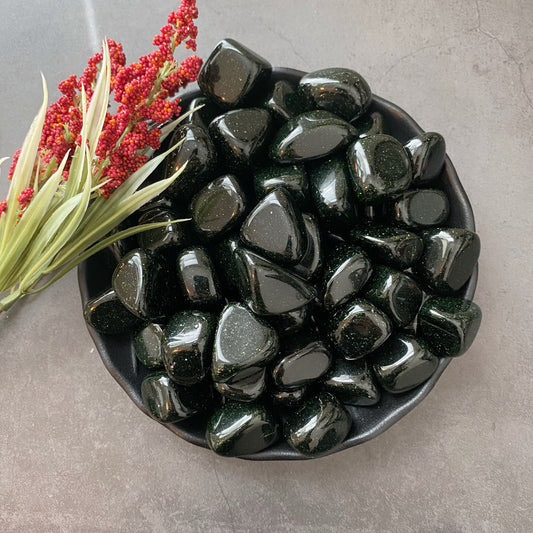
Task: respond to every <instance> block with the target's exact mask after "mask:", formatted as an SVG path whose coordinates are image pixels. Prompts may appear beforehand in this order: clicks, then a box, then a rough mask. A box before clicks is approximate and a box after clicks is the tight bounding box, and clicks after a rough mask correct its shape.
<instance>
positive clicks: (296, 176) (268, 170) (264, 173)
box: [254, 165, 309, 207]
mask: <svg viewBox="0 0 533 533" xmlns="http://www.w3.org/2000/svg"><path fill="white" fill-rule="evenodd" d="M277 187H284V188H285V189H286V190H287V191H289V192H290V193H291V196H292V198H293V200H294V201H295V202H296V203H297V204H298V205H299V206H300V207H302V206H305V204H306V203H307V200H308V196H309V193H308V189H309V185H308V180H307V174H306V172H305V168H304V166H303V165H269V166H266V167H263V168H260V169H258V170H256V171H255V173H254V192H255V196H256V198H257V199H258V200H260V199H261V198H264V197H265V196H266V195H267V194H269V193H270V192H272V191H273V190H274V189H276V188H277Z"/></svg>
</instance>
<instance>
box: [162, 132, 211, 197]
mask: <svg viewBox="0 0 533 533" xmlns="http://www.w3.org/2000/svg"><path fill="white" fill-rule="evenodd" d="M179 142H182V144H181V145H180V146H178V147H177V148H176V149H175V150H174V151H173V152H172V153H171V154H170V155H169V156H168V157H167V165H166V170H165V174H166V177H167V178H168V177H170V176H172V175H173V174H174V173H175V172H176V171H177V170H179V169H180V168H181V167H183V166H184V165H185V164H187V166H186V167H185V168H184V170H183V171H182V172H181V174H180V175H179V176H178V177H177V178H176V179H175V180H174V181H173V182H172V183H171V184H170V185H169V186H168V188H167V189H166V194H168V195H169V196H171V197H172V198H173V199H176V200H178V201H183V202H187V201H189V200H190V199H191V198H192V197H193V196H194V194H195V193H196V192H198V191H199V190H200V189H201V188H202V187H204V186H205V185H207V183H209V181H211V179H212V173H213V172H214V171H215V168H216V164H217V153H216V150H215V147H214V145H213V142H212V141H211V138H210V137H209V135H208V134H207V131H206V130H205V129H204V128H201V127H200V126H195V125H192V124H184V125H183V126H179V127H178V128H177V129H176V131H175V132H174V134H173V135H172V139H171V141H170V146H175V145H176V144H178V143H179Z"/></svg>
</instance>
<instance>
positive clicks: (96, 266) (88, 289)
mask: <svg viewBox="0 0 533 533" xmlns="http://www.w3.org/2000/svg"><path fill="white" fill-rule="evenodd" d="M303 75H304V73H303V72H300V71H297V70H292V69H285V68H276V69H274V70H273V73H272V79H271V81H272V82H275V81H277V80H280V79H286V80H289V81H292V82H296V83H297V82H298V81H299V79H300V78H301V77H302V76H303ZM199 95H200V93H199V91H189V92H187V93H186V94H184V95H183V96H182V101H183V103H184V106H185V105H186V104H187V103H188V102H189V101H190V100H191V99H192V98H195V97H197V96H199ZM370 111H379V112H380V113H382V114H383V116H384V119H385V124H386V127H387V130H388V133H390V134H391V135H393V136H394V137H396V138H397V139H398V140H400V141H401V142H402V143H405V142H407V140H409V139H410V138H411V137H414V136H416V135H419V134H421V133H423V130H422V129H421V128H420V126H419V125H418V124H417V123H416V122H415V121H414V120H413V119H412V118H411V117H410V116H409V115H408V114H407V113H405V111H403V110H402V109H400V108H399V107H397V106H396V105H394V104H392V103H390V102H388V101H387V100H384V99H383V98H380V97H378V96H374V97H373V100H372V104H371V108H370ZM436 186H437V187H439V188H441V189H442V190H443V191H445V192H446V193H447V195H448V198H449V199H450V207H451V211H450V217H449V220H448V223H447V226H449V227H461V228H467V229H469V230H471V231H474V230H475V226H474V216H473V213H472V208H471V206H470V202H469V201H468V197H467V195H466V193H465V191H464V189H463V187H462V185H461V183H460V181H459V178H458V176H457V173H456V171H455V169H454V167H453V165H452V162H451V161H450V159H449V158H448V157H446V161H445V167H444V170H443V172H442V175H441V178H439V180H438V183H437V184H436ZM113 270H114V263H113V261H112V260H111V259H110V257H109V255H107V254H106V253H105V252H102V253H100V254H97V255H95V256H93V257H91V258H90V259H88V260H87V261H85V262H84V263H82V264H81V265H80V266H79V268H78V280H79V286H80V292H81V298H82V304H83V305H85V303H86V302H87V301H88V300H90V299H91V298H93V297H95V296H97V295H98V294H100V293H101V292H102V291H103V290H105V289H107V288H108V287H109V285H110V280H111V274H112V273H113ZM476 282H477V267H476V269H475V271H474V273H473V275H472V276H471V278H470V280H469V281H468V283H467V284H466V285H465V287H464V288H463V290H462V293H463V294H462V295H463V296H465V297H466V298H468V299H472V298H473V296H474V291H475V288H476ZM88 329H89V333H90V334H91V337H92V338H93V340H94V342H95V345H96V347H97V349H98V352H99V353H100V357H101V358H102V361H103V363H104V365H105V366H106V368H107V369H108V371H109V372H110V373H111V375H112V376H113V377H114V378H115V380H116V381H117V382H118V383H119V384H120V385H121V386H122V388H123V389H124V390H125V391H126V393H127V394H128V396H129V397H130V398H131V399H132V400H133V402H134V403H135V404H136V405H137V406H138V407H139V408H140V409H141V410H142V411H143V412H145V413H147V410H146V409H145V408H144V406H143V404H142V400H141V394H140V388H141V383H142V380H143V379H144V377H145V376H146V375H147V374H148V370H147V369H146V368H145V367H144V366H143V365H141V364H140V363H139V362H138V361H137V358H136V357H135V354H134V352H133V348H132V342H131V336H130V335H118V336H111V335H103V334H101V333H98V332H97V331H96V330H94V329H93V328H92V327H90V326H89V325H88ZM449 362H450V360H449V359H442V358H441V359H440V362H439V366H438V368H437V371H436V372H435V373H434V374H433V376H432V377H431V378H430V379H429V380H428V381H426V382H425V383H424V384H423V385H421V386H419V387H417V388H415V389H413V390H411V391H409V392H407V393H404V394H399V395H392V394H389V393H387V392H385V391H383V392H382V398H381V401H380V402H379V403H378V404H377V405H375V406H372V407H352V406H347V409H348V410H349V411H350V413H351V415H352V418H353V421H354V423H353V426H352V429H351V432H350V434H349V435H348V437H347V439H346V440H345V441H344V442H343V443H342V444H341V445H340V446H338V447H337V448H335V449H334V450H332V452H336V451H339V450H343V449H346V448H349V447H351V446H355V445H357V444H360V443H362V442H365V441H367V440H370V439H372V438H374V437H376V436H377V435H379V434H380V433H382V432H383V431H385V430H386V429H387V428H388V427H390V426H391V425H392V424H394V423H395V422H397V421H398V420H399V419H400V418H402V417H403V416H404V415H405V414H406V413H408V412H409V411H410V410H411V409H413V408H414V407H415V406H416V405H417V404H418V403H419V402H421V401H422V400H423V399H424V397H425V396H426V395H427V394H428V393H429V392H430V390H431V389H432V388H433V386H434V385H435V383H436V382H437V380H438V379H439V377H440V375H441V374H442V373H443V372H444V369H445V368H446V367H447V366H448V364H449ZM147 414H148V413H147ZM165 425H166V426H167V427H168V429H170V430H171V431H172V432H174V433H176V434H177V435H179V436H180V437H182V438H183V439H185V440H187V441H189V442H191V443H193V444H196V445H198V446H202V447H204V448H206V447H207V444H206V441H205V436H204V433H205V423H203V421H202V420H199V419H195V418H193V419H191V420H186V421H184V422H180V423H178V424H165ZM245 458H246V459H253V460H285V459H305V457H304V456H302V455H300V454H299V453H297V452H296V451H294V450H293V449H292V448H290V447H289V446H288V444H286V443H285V442H278V443H277V444H275V445H273V446H272V447H270V448H268V449H266V450H263V451H262V452H259V453H257V454H254V455H253V456H249V457H245Z"/></svg>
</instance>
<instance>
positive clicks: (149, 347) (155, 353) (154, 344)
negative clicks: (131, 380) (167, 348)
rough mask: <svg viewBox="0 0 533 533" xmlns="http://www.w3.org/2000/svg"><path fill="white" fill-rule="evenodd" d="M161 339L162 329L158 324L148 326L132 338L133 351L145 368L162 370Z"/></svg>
mask: <svg viewBox="0 0 533 533" xmlns="http://www.w3.org/2000/svg"><path fill="white" fill-rule="evenodd" d="M162 339H163V328H162V327H161V326H160V325H159V324H148V325H147V326H146V327H144V328H143V329H142V330H141V331H139V332H138V333H137V334H136V335H135V336H134V337H133V351H134V352H135V355H136V356H137V359H138V360H139V361H140V362H141V363H142V364H143V365H144V366H145V367H147V368H150V369H152V370H155V369H158V368H163V366H164V361H163V350H162V348H161V341H162Z"/></svg>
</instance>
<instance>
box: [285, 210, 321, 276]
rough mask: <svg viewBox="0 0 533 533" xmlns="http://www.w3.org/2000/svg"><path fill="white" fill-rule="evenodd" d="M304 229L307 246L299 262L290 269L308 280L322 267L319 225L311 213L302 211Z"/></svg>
mask: <svg viewBox="0 0 533 533" xmlns="http://www.w3.org/2000/svg"><path fill="white" fill-rule="evenodd" d="M302 219H303V222H304V229H305V233H306V235H307V238H306V241H307V248H306V251H305V253H304V254H303V256H302V258H301V259H300V261H299V263H297V264H296V265H294V266H293V267H292V269H293V270H294V272H296V274H298V275H299V276H300V277H302V278H304V279H305V280H307V281H309V280H311V279H313V278H314V277H316V275H317V274H318V272H319V271H320V269H321V267H322V256H323V253H322V238H321V236H320V227H319V226H318V223H317V221H316V219H315V217H314V216H313V215H309V214H308V213H302Z"/></svg>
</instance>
